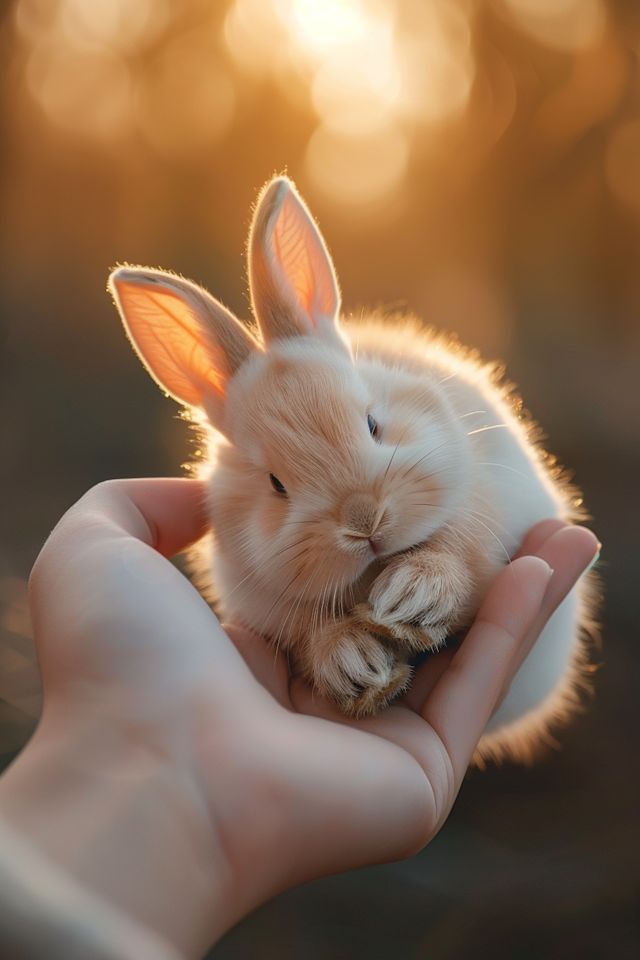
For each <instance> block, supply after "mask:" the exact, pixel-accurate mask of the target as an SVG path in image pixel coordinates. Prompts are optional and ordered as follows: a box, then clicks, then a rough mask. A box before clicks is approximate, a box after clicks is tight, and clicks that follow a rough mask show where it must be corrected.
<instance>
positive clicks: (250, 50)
mask: <svg viewBox="0 0 640 960" xmlns="http://www.w3.org/2000/svg"><path fill="white" fill-rule="evenodd" d="M469 9H470V8H469V5H468V4H467V3H465V2H464V0H427V2H425V0H404V2H403V3H401V4H400V3H397V2H392V0H330V2H322V0H259V2H258V0H236V2H235V3H234V5H233V7H232V8H231V10H230V12H229V16H228V18H227V23H226V26H225V36H226V39H227V44H228V46H229V49H230V51H231V53H232V55H233V56H234V58H235V59H236V60H237V62H238V63H240V64H243V65H244V66H245V68H246V69H248V70H250V71H251V72H254V73H255V72H264V73H269V74H271V75H272V76H273V77H274V78H275V79H276V80H277V81H278V82H280V83H281V84H282V86H283V89H285V90H286V91H287V93H290V90H291V86H292V84H293V85H297V87H299V88H300V89H301V90H305V91H306V93H307V96H308V98H309V100H310V106H311V107H312V108H313V109H314V110H315V113H316V114H317V116H318V120H319V126H318V128H317V129H316V131H315V133H314V134H313V136H312V138H311V140H310V142H309V146H308V151H307V170H308V172H309V174H310V177H311V179H312V180H313V182H314V183H315V184H316V186H317V187H318V188H319V189H321V190H322V191H323V192H324V193H325V194H326V195H327V196H328V197H330V198H332V199H334V200H335V201H336V202H339V203H340V204H349V205H350V206H351V207H354V206H362V205H363V204H370V203H373V202H376V201H378V200H380V199H381V198H383V197H384V196H386V195H388V194H391V193H392V192H393V191H394V190H395V189H396V188H397V187H398V186H399V184H400V183H401V182H402V180H403V178H404V175H405V171H406V166H407V161H408V157H409V153H410V145H411V139H412V133H413V132H414V130H415V128H416V127H417V126H419V125H423V124H430V125H433V124H437V123H442V122H443V121H445V120H448V119H449V118H451V117H453V116H455V115H456V114H458V113H461V112H463V111H464V109H465V108H466V106H467V103H468V99H469V95H470V91H471V85H472V82H473V76H474V64H473V59H472V55H471V43H470V27H469Z"/></svg>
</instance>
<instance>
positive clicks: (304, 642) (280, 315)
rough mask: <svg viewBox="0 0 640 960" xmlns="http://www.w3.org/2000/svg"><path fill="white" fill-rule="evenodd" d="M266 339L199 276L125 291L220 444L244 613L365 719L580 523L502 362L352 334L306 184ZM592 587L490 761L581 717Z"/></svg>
mask: <svg viewBox="0 0 640 960" xmlns="http://www.w3.org/2000/svg"><path fill="white" fill-rule="evenodd" d="M248 260H249V264H248V265H249V281H250V288H251V299H252V306H253V312H254V316H255V320H256V325H257V326H256V327H253V326H248V325H245V324H244V323H241V322H240V321H239V320H238V319H236V317H235V316H234V315H233V314H232V313H230V312H229V311H228V310H227V309H226V308H225V307H224V306H222V304H221V303H219V302H218V301H217V300H214V299H213V297H211V296H210V295H209V294H208V293H207V292H206V291H205V290H203V289H202V288H200V287H198V286H196V285H195V284H193V283H191V282H189V281H188V280H184V279H183V278H182V277H178V276H175V275H173V274H171V273H163V272H160V271H158V270H150V269H143V268H140V267H120V268H119V269H117V270H116V271H115V272H114V273H113V274H112V275H111V278H110V281H109V286H110V289H111V291H112V293H113V296H114V299H115V302H116V304H117V307H118V309H119V311H120V313H121V316H122V319H123V321H124V324H125V327H126V330H127V333H128V335H129V337H130V339H131V342H132V344H133V346H134V348H135V349H136V350H137V352H138V353H139V355H140V357H141V359H142V361H143V363H144V364H145V365H146V366H147V368H148V370H149V371H150V373H151V375H152V376H153V377H154V378H155V380H156V381H157V382H158V383H159V385H160V386H161V388H162V389H163V390H165V391H166V392H167V393H169V394H171V395H172V396H173V397H174V398H175V399H176V400H178V401H179V402H180V403H182V404H184V405H185V406H187V407H188V408H190V409H191V410H192V411H194V414H195V416H196V417H199V418H200V420H201V422H202V423H203V424H205V425H206V430H207V433H208V440H207V443H208V456H207V458H206V460H207V466H206V470H207V475H208V477H209V504H208V506H209V512H210V518H211V524H212V529H213V539H212V541H211V542H210V545H209V547H208V548H207V558H206V561H205V563H206V566H207V568H208V569H209V570H210V572H211V575H212V582H213V584H214V586H215V591H216V594H217V598H218V602H219V608H220V610H221V612H222V615H223V617H224V618H225V619H228V620H231V619H233V620H240V621H242V622H243V623H244V624H246V625H247V626H248V627H250V628H252V629H253V630H255V631H257V632H258V633H260V634H262V635H263V636H265V637H267V638H268V639H269V640H270V641H271V642H272V643H273V644H274V645H275V647H276V648H281V649H285V650H286V651H287V654H288V657H289V662H290V664H291V667H292V669H293V670H294V671H295V672H297V673H299V674H301V675H302V676H304V677H305V678H307V679H308V680H309V681H310V682H311V683H312V684H313V685H314V686H315V688H316V689H317V690H318V691H319V692H320V693H321V694H323V695H325V696H328V697H331V698H333V699H334V700H335V701H337V703H338V704H339V705H340V706H341V708H342V710H343V711H344V712H345V713H347V714H349V715H352V716H366V715H368V714H372V713H375V712H376V711H377V710H378V709H379V708H380V707H382V706H384V705H385V704H387V703H388V702H389V701H390V700H391V699H392V698H393V697H395V696H397V695H398V694H400V693H401V692H402V691H403V690H405V689H406V688H407V686H408V684H409V682H410V678H411V673H412V667H411V665H410V663H409V661H410V659H411V658H412V657H413V656H414V655H416V654H417V653H419V652H421V651H425V650H436V649H437V648H438V647H440V646H441V645H442V644H443V643H444V641H445V639H446V637H447V636H449V635H450V634H452V633H455V632H457V631H460V630H463V629H464V628H465V627H467V626H468V625H469V624H470V623H471V621H472V620H473V617H474V615H475V613H476V612H477V610H478V607H479V604H480V601H481V599H482V597H483V596H484V595H485V593H486V592H487V589H488V588H489V586H490V585H491V583H492V582H493V580H494V579H495V578H496V576H497V575H498V573H499V571H500V570H501V569H502V567H504V565H505V564H507V563H508V562H509V561H510V558H511V557H512V556H513V555H514V554H515V552H516V551H517V549H518V546H519V544H520V542H521V540H522V538H523V535H524V534H525V532H526V531H527V530H528V529H529V528H530V527H532V526H533V525H534V524H535V523H537V522H538V521H540V520H543V519H545V518H547V517H562V518H565V519H569V520H573V519H578V518H579V517H578V514H577V511H576V507H575V496H576V492H575V490H574V489H571V488H570V487H569V486H568V485H567V484H566V482H565V481H564V480H563V479H562V477H561V476H558V475H557V473H558V472H557V471H555V473H554V471H553V470H550V469H549V460H548V458H546V457H545V455H544V454H543V452H542V451H541V449H540V447H539V445H538V444H537V443H536V440H535V434H534V432H533V430H532V427H531V425H530V424H528V423H527V421H526V420H525V419H524V418H523V417H522V414H521V413H520V407H519V405H518V403H517V402H516V401H515V400H514V399H513V397H512V393H511V390H510V388H509V387H508V385H507V386H505V385H503V384H502V383H501V377H500V373H499V371H497V369H496V367H495V365H494V366H486V365H483V364H482V363H480V362H479V360H478V359H477V356H476V354H474V353H472V352H469V351H467V350H465V349H464V348H462V347H460V345H459V344H458V343H457V342H455V341H452V340H448V339H446V338H444V337H442V336H437V335H435V334H434V333H433V332H426V331H425V330H424V328H423V327H422V326H421V324H420V323H419V322H417V321H415V320H407V319H403V320H395V319H389V318H384V317H382V316H375V315H373V316H370V317H369V318H368V319H366V320H363V321H362V322H361V323H358V324H356V325H354V326H353V327H350V326H348V325H346V324H343V323H342V322H341V321H340V315H339V314H340V293H339V289H338V283H337V280H336V276H335V272H334V268H333V264H332V261H331V258H330V256H329V253H328V251H327V248H326V246H325V244H324V241H323V239H322V237H321V235H320V233H319V231H318V229H317V227H316V225H315V223H314V221H313V219H312V217H311V215H310V214H309V211H308V210H307V208H306V206H305V204H304V202H303V201H302V199H301V198H300V196H299V195H298V193H297V192H296V190H295V187H294V186H293V184H292V182H291V181H290V180H289V179H287V178H286V177H277V178H275V179H274V180H272V181H271V182H270V183H269V184H267V186H266V187H265V188H264V190H263V191H262V193H261V195H260V198H259V200H258V203H257V205H256V209H255V213H254V216H253V222H252V225H251V232H250V236H249V252H248ZM589 622H590V621H589V608H588V590H587V588H586V587H585V585H584V578H583V581H582V583H581V585H580V586H579V587H578V588H577V589H576V590H574V591H573V593H572V594H571V595H570V596H569V597H568V598H567V599H566V600H565V601H564V603H563V604H562V605H561V607H560V608H559V609H558V611H557V612H556V613H555V615H554V616H553V617H552V619H551V620H550V622H549V624H548V625H547V627H546V629H545V630H544V631H543V633H542V634H541V636H540V638H539V640H538V641H537V643H536V645H535V647H534V649H533V650H532V652H531V653H530V654H529V656H528V658H527V660H526V661H525V662H524V664H523V665H522V667H521V668H520V671H519V673H518V675H517V676H516V678H515V681H514V682H513V684H512V687H511V691H510V693H509V694H508V696H507V697H506V699H505V700H504V702H503V703H502V705H501V706H500V708H499V710H498V711H497V713H496V714H495V715H494V717H493V718H492V720H491V721H490V723H489V725H488V727H487V730H486V731H485V735H484V737H483V740H482V741H481V744H480V756H484V757H491V756H492V757H500V756H505V755H507V756H511V757H513V758H525V757H526V756H527V755H528V754H529V753H530V752H531V749H532V748H533V747H534V746H535V745H536V743H537V742H539V741H540V739H541V738H544V737H545V736H546V734H547V730H548V728H549V726H550V725H551V724H552V723H555V722H557V721H558V720H562V719H564V717H565V716H566V715H567V714H568V713H569V712H570V710H571V708H572V707H573V706H575V704H576V702H577V700H578V697H577V694H576V690H577V686H578V682H579V679H580V666H581V664H582V663H583V662H585V660H586V657H585V653H584V651H585V644H584V632H585V629H586V628H587V627H588V626H589Z"/></svg>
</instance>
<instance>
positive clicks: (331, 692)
mask: <svg viewBox="0 0 640 960" xmlns="http://www.w3.org/2000/svg"><path fill="white" fill-rule="evenodd" d="M319 639H320V638H316V643H314V655H313V660H314V662H313V664H312V675H313V682H314V685H315V687H316V689H317V690H318V691H319V692H320V693H321V694H323V695H324V696H328V697H331V699H333V700H335V701H336V702H337V703H338V704H339V706H340V708H341V709H342V710H343V711H344V713H346V714H347V715H348V716H352V717H364V716H371V715H373V714H375V713H376V712H377V711H378V710H379V709H380V708H381V707H383V706H385V705H386V704H387V703H388V702H389V701H390V700H391V699H393V697H395V696H397V695H398V694H399V693H400V692H401V691H402V690H404V689H405V687H406V686H407V685H408V683H409V679H410V677H411V667H410V666H409V665H408V664H407V663H402V662H398V657H397V654H396V653H395V652H394V651H393V650H390V649H389V648H388V647H387V646H385V644H384V643H383V642H382V641H381V640H380V639H379V638H378V637H375V636H373V635H372V634H371V633H370V632H369V631H368V630H366V629H365V627H364V626H363V625H362V623H361V622H359V620H358V619H356V618H351V619H350V620H348V621H347V622H346V623H343V624H340V625H336V628H335V629H334V630H332V631H331V634H329V635H327V634H325V635H324V636H323V637H322V638H321V642H320V643H318V642H317V641H318V640H319Z"/></svg>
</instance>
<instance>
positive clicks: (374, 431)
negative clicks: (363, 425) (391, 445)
mask: <svg viewBox="0 0 640 960" xmlns="http://www.w3.org/2000/svg"><path fill="white" fill-rule="evenodd" d="M367 426H368V427H369V433H370V434H371V436H372V437H373V439H374V440H377V439H378V437H379V436H380V427H379V426H378V424H377V423H376V421H375V420H374V419H373V417H372V416H371V414H370V413H369V414H368V415H367Z"/></svg>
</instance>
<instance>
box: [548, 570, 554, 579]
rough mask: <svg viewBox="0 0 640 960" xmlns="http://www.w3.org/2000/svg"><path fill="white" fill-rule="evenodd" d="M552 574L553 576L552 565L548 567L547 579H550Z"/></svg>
mask: <svg viewBox="0 0 640 960" xmlns="http://www.w3.org/2000/svg"><path fill="white" fill-rule="evenodd" d="M552 576H553V567H549V580H551V577H552Z"/></svg>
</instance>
